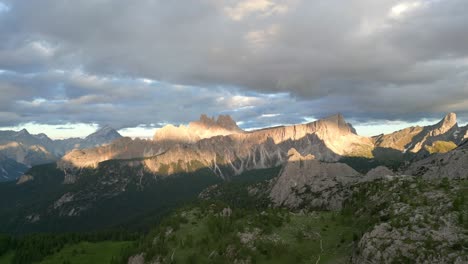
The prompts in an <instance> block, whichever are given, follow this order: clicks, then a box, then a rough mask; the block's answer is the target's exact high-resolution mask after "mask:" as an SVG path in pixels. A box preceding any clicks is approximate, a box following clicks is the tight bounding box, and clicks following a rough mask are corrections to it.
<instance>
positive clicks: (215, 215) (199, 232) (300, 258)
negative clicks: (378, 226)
mask: <svg viewBox="0 0 468 264" xmlns="http://www.w3.org/2000/svg"><path fill="white" fill-rule="evenodd" d="M221 208H222V206H221V207H219V206H218V207H217V208H214V207H209V209H206V208H205V209H203V208H194V209H191V210H189V211H181V212H179V213H177V214H176V215H174V216H173V217H172V219H168V220H167V221H166V223H163V224H162V225H161V226H160V227H159V229H157V230H156V231H154V232H152V233H151V234H150V235H149V236H148V237H147V239H146V245H145V243H143V244H142V246H141V248H140V252H141V250H143V251H145V252H147V253H149V256H150V257H152V256H156V257H157V256H162V257H163V258H164V259H165V260H166V261H169V260H170V259H171V258H173V259H174V261H175V263H232V262H233V261H235V260H236V259H237V260H242V259H244V260H247V259H251V260H252V261H254V263H311V262H313V263H315V262H316V261H317V260H318V259H319V258H320V263H346V262H347V261H348V260H349V256H350V255H351V253H352V250H353V245H354V240H355V239H356V238H355V236H356V235H355V234H354V231H355V230H356V229H358V228H356V226H354V222H353V221H352V220H351V219H345V218H343V216H342V215H341V214H339V213H333V212H313V213H308V214H292V213H290V212H287V211H283V210H267V211H263V212H259V211H252V210H247V211H243V210H242V209H233V214H232V216H231V217H221V216H219V213H220V212H221V211H222V209H221ZM241 234H253V239H252V241H251V242H245V241H244V242H242V239H241V236H242V235H241ZM247 236H249V235H247ZM154 238H157V239H156V240H157V243H156V246H155V245H154V244H153V241H154ZM229 248H231V249H229ZM148 250H149V252H148ZM148 260H150V259H148Z"/></svg>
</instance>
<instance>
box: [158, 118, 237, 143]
mask: <svg viewBox="0 0 468 264" xmlns="http://www.w3.org/2000/svg"><path fill="white" fill-rule="evenodd" d="M242 132H243V131H242V130H241V129H240V128H239V127H238V126H237V124H236V122H234V120H232V118H231V117H230V116H228V115H220V116H219V117H218V119H217V120H216V119H214V118H209V117H208V116H206V115H201V116H200V120H198V121H195V122H190V123H189V124H188V126H184V125H180V126H174V125H167V126H164V127H163V128H161V129H159V130H157V131H156V133H155V134H154V137H153V139H154V140H155V141H159V142H164V141H169V142H177V143H195V142H197V141H199V140H201V139H205V138H211V137H214V136H226V135H231V134H237V133H242Z"/></svg>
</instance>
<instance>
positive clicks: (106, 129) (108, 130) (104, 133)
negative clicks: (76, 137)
mask: <svg viewBox="0 0 468 264" xmlns="http://www.w3.org/2000/svg"><path fill="white" fill-rule="evenodd" d="M121 137H122V135H120V134H119V132H117V130H115V129H114V128H112V127H110V126H107V125H105V126H102V127H101V128H99V129H98V130H97V131H96V132H94V133H92V134H90V135H89V136H87V137H86V138H85V139H84V140H83V142H80V148H88V147H94V146H98V145H102V144H107V143H110V142H112V141H114V140H116V139H118V138H121Z"/></svg>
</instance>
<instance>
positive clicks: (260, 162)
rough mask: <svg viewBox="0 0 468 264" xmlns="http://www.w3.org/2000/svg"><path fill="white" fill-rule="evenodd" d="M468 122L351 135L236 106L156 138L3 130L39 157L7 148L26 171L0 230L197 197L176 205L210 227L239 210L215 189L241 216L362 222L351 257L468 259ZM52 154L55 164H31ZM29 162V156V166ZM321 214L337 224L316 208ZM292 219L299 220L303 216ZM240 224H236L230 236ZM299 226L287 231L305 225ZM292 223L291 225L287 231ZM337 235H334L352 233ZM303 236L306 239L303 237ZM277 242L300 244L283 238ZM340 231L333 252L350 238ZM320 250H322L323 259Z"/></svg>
mask: <svg viewBox="0 0 468 264" xmlns="http://www.w3.org/2000/svg"><path fill="white" fill-rule="evenodd" d="M467 128H468V127H467V126H465V127H460V126H459V125H458V124H457V121H456V115H455V114H454V113H450V114H448V115H447V116H445V117H444V118H443V119H442V120H441V121H440V122H438V123H436V124H434V125H430V126H425V127H410V128H406V129H403V130H400V131H396V132H394V133H390V134H386V135H378V136H374V137H364V136H360V135H357V133H356V131H355V129H354V128H353V127H352V125H351V124H349V123H347V122H346V120H345V119H344V117H343V116H342V115H340V114H337V115H333V116H329V117H327V118H323V119H320V120H317V121H315V122H311V123H307V124H298V125H291V126H278V127H271V128H265V129H260V130H254V131H244V130H242V129H240V128H239V127H238V126H237V125H236V123H235V121H234V120H232V118H230V117H229V116H220V117H218V118H209V117H207V116H206V115H202V116H201V117H200V119H199V120H197V121H194V122H191V123H189V124H188V125H187V126H173V125H168V126H166V127H163V128H161V129H159V130H157V131H156V132H155V135H154V138H153V139H152V140H142V139H138V138H137V139H131V138H126V137H121V136H120V135H119V134H118V133H117V132H115V131H114V130H113V129H111V128H103V129H101V130H100V131H98V132H96V133H94V134H92V135H90V136H88V137H87V138H85V139H82V140H80V141H78V139H72V140H76V141H75V142H73V144H74V145H73V146H72V147H63V144H65V143H64V142H67V141H63V140H62V141H53V140H50V139H48V137H46V136H45V135H30V134H29V133H27V131H24V130H23V131H20V132H16V133H13V132H5V134H8V133H9V134H8V135H9V138H10V141H8V140H4V139H2V140H3V141H1V142H6V143H4V145H7V144H10V145H13V144H15V143H16V144H18V145H21V146H28V149H32V150H30V151H33V150H34V151H35V152H34V154H35V155H36V154H37V153H39V154H41V155H39V154H37V156H34V155H24V154H23V152H13V151H12V152H0V154H1V155H0V160H1V161H2V163H1V164H2V166H4V167H3V168H5V170H6V169H10V168H15V165H18V164H19V165H20V166H24V167H22V168H20V169H22V170H25V169H27V172H25V173H24V174H22V175H21V176H20V177H19V179H18V180H17V181H10V182H6V183H1V184H0V232H6V233H11V234H28V233H31V232H48V231H53V232H76V231H95V230H104V229H107V228H118V229H121V228H124V229H125V230H141V229H142V228H143V230H146V229H145V228H148V226H151V225H152V224H153V223H155V222H157V223H159V221H160V220H161V217H163V216H164V215H166V214H167V213H168V212H171V211H172V210H174V209H175V208H180V206H181V205H183V204H186V203H189V202H192V201H194V199H196V198H197V197H198V199H199V200H200V201H202V202H201V205H200V206H195V207H189V208H192V209H188V211H182V212H181V213H180V215H179V216H177V217H178V218H177V219H182V218H187V217H188V220H187V221H188V222H187V223H190V225H195V226H198V227H197V228H201V229H206V228H208V229H209V228H210V227H209V226H208V227H200V225H201V226H203V225H204V224H205V223H207V225H210V224H209V223H210V221H214V220H213V219H214V218H216V219H218V218H219V217H220V215H221V216H222V217H226V215H229V214H230V212H231V211H232V210H231V208H229V207H228V208H226V207H221V208H218V209H216V210H218V211H216V210H215V209H213V208H215V207H216V206H215V205H216V203H217V202H219V201H221V202H223V203H224V202H226V203H227V204H229V205H230V206H231V205H232V206H233V207H234V206H240V207H241V208H260V210H261V211H254V212H253V213H255V214H257V213H258V215H257V216H255V218H253V219H251V218H250V217H249V216H248V215H243V214H244V213H245V211H241V213H239V211H238V213H237V214H235V215H236V216H235V217H236V219H238V218H239V217H240V219H244V220H245V225H246V226H249V225H251V224H252V223H255V221H260V220H261V219H262V218H263V217H264V216H265V214H270V213H271V212H272V211H271V210H279V211H277V212H280V214H281V215H283V214H284V212H285V211H282V210H287V213H286V214H287V215H290V217H291V218H293V219H296V218H298V217H299V218H301V219H302V218H305V219H308V220H307V221H314V223H315V221H318V223H317V224H319V225H322V226H323V227H322V228H321V229H320V230H318V231H317V232H320V235H319V236H322V235H323V236H324V239H328V238H330V239H331V238H332V237H333V236H334V235H333V233H327V232H325V231H326V230H328V223H334V225H337V226H341V227H343V226H344V227H346V228H350V229H351V230H352V232H358V233H354V234H353V235H352V236H353V240H352V241H353V242H351V243H350V244H349V245H348V246H346V247H345V248H343V250H345V251H343V252H346V254H345V255H346V256H347V257H348V259H349V262H351V263H364V262H370V263H381V262H384V263H392V262H393V263H401V262H402V260H407V259H418V260H417V263H425V261H426V260H427V259H432V261H430V262H429V263H454V262H455V261H456V260H457V261H458V260H461V261H462V262H460V263H463V261H465V260H468V256H467V255H466V254H465V253H464V251H463V248H464V247H465V245H466V244H465V243H466V242H463V241H468V236H467V235H466V234H468V233H466V232H467V231H466V230H467V227H468V221H466V219H468V214H467V213H466V212H468V211H467V210H465V209H463V208H465V207H466V206H468V204H467V205H466V206H465V203H464V199H465V196H466V197H468V193H467V194H465V193H466V186H468V185H467V183H466V180H467V179H468V174H467V173H466V172H467V171H468V167H467V166H468V165H467V164H468V134H467ZM4 138H6V137H4ZM12 139H15V140H14V141H13V140H12ZM104 139H105V140H104ZM109 141H110V142H109ZM11 142H14V143H11ZM47 142H49V144H48V143H47ZM68 142H72V141H71V140H70V141H68ZM101 142H109V143H107V144H104V145H100V144H101ZM54 144H56V145H54ZM60 144H62V145H60ZM68 144H71V143H68ZM78 144H79V145H78ZM51 146H62V149H60V147H56V148H52V147H51ZM68 146H70V145H68ZM88 146H90V147H88ZM81 147H83V148H81ZM85 147H88V148H85ZM23 148H25V147H23ZM18 149H21V148H18ZM67 149H71V150H70V151H68V152H66V150H67ZM36 152H37V153H36ZM65 152H66V153H65ZM11 153H19V154H21V155H19V154H18V155H17V156H13V155H12V154H11ZM6 154H8V155H10V156H7V155H6ZM60 155H63V156H62V157H61V158H59V159H57V157H59V156H60ZM18 157H20V158H22V159H18V161H21V162H28V163H19V162H17V161H16V159H13V158H18ZM32 157H40V158H41V159H40V158H34V159H33V158H32ZM47 159H49V161H52V162H51V163H48V164H41V165H35V163H36V161H37V162H38V163H41V162H44V161H47ZM15 162H16V163H15ZM26 164H27V165H29V166H31V165H32V167H31V168H29V169H28V168H27V167H26V166H27V165H26ZM203 201H208V203H207V204H205V203H203ZM215 201H216V202H215ZM203 204H205V205H203ZM463 206H465V207H463ZM205 207H206V208H208V209H206V208H205ZM193 208H195V209H193ZM200 208H205V209H200ZM466 209H468V207H466ZM191 210H195V211H198V210H207V211H205V213H206V214H207V216H206V217H208V218H209V219H211V220H209V219H208V220H206V219H205V220H203V221H202V220H200V221H201V222H197V221H195V220H194V219H193V215H194V214H193V212H192V211H191ZM243 210H244V209H243ZM264 211H267V212H268V213H264ZM178 212H180V211H178ZM242 212H244V213H242ZM304 212H309V213H306V214H305V215H304ZM175 214H176V215H178V214H179V213H177V212H176V213H175ZM203 215H204V214H200V216H199V218H200V217H201V218H200V219H202V218H203V217H204V216H203ZM317 215H320V218H319V217H318V216H317ZM324 215H325V216H326V217H329V218H330V219H329V220H327V221H329V222H327V223H324V222H323V221H322V220H317V219H321V218H322V217H323V216H324ZM327 215H328V216H327ZM330 215H331V216H330ZM195 218H196V217H195ZM212 218H213V219H212ZM255 219H256V220H255ZM313 219H315V220H313ZM327 219H328V218H327ZM337 219H342V220H337ZM244 220H243V221H244ZM261 221H263V220H261ZM293 221H296V220H293ZM301 221H302V220H301ZM194 223H195V224H194ZM249 223H250V224H249ZM163 226H164V225H163ZM195 226H194V228H195ZM191 228H192V227H190V228H189V229H187V230H191ZM252 228H253V227H252ZM255 228H257V227H255ZM255 228H253V229H252V230H254V231H252V232H254V234H250V235H249V236H253V238H252V239H257V240H258V243H260V242H262V241H265V239H269V238H268V237H269V236H268V232H270V231H268V232H267V233H261V234H260V233H257V231H255V230H256V229H255ZM283 228H286V229H288V228H289V227H288V225H286V226H283ZM296 228H297V229H301V228H300V225H299V226H297V227H296ZM158 230H160V229H158ZM229 230H230V229H226V230H224V231H226V232H227V231H229ZM242 230H244V231H245V229H244V228H243V227H241V229H240V230H238V231H235V232H234V231H233V230H231V231H232V232H234V233H233V234H231V236H230V237H232V236H234V237H236V236H238V234H239V232H241V233H242V232H244V231H242ZM301 230H302V229H301ZM301 230H296V231H293V232H299V231H300V232H306V231H307V230H306V231H304V230H302V231H301ZM324 230H325V231H324ZM224 231H223V232H224ZM176 232H177V231H176ZM184 232H185V231H184ZM186 232H189V234H190V235H193V236H194V235H195V234H192V233H190V232H191V231H186ZM265 232H266V231H265ZM282 232H283V231H282ZM284 232H286V233H287V234H289V235H288V236H296V233H291V232H292V231H284ZM307 232H308V231H307ZM167 234H169V233H167ZM280 234H281V233H280ZM314 234H315V233H314ZM314 234H312V233H311V234H309V235H311V236H316V235H314ZM335 235H337V237H333V239H335V240H336V241H346V240H347V239H348V238H343V237H342V236H341V235H339V234H335ZM327 237H328V238H327ZM145 239H147V241H154V239H155V238H154V237H151V238H145ZM174 239H176V238H174ZM177 239H178V238H177ZM197 239H198V238H197ZM199 239H202V238H199ZM217 239H223V238H217ZM281 239H283V238H281ZM144 241H146V240H144ZM184 241H185V240H184ZM301 241H303V240H302V239H300V238H298V240H297V241H296V242H297V243H299V244H301V243H302V242H301ZM179 242H180V243H182V244H183V243H185V242H181V241H179ZM179 242H177V243H179ZM296 242H294V243H296ZM316 242H317V243H318V241H316ZM200 243H201V242H200ZM223 243H224V242H223ZM226 243H227V244H226V245H229V243H231V242H229V243H228V242H226ZM262 243H263V242H262ZM283 243H292V242H291V241H289V240H287V239H286V240H285V241H283ZM294 243H293V244H294ZM317 243H316V244H317ZM337 243H338V242H337ZM339 243H340V244H339V245H338V246H337V250H338V247H340V245H341V244H342V243H344V242H339ZM195 244H197V243H195ZM195 244H193V245H195ZM320 245H321V242H320ZM435 245H437V246H435ZM175 246H176V245H175ZM317 246H318V244H317ZM176 247H178V246H176ZM188 247H191V246H188ZM227 247H228V248H229V246H227ZM327 247H328V248H329V247H330V245H327ZM151 248H153V249H151ZM182 248H186V246H182ZM376 248H378V249H380V250H379V251H376ZM421 248H422V249H423V251H420V250H419V249H421ZM460 249H462V250H460ZM138 250H139V251H136V252H134V254H135V255H133V256H129V255H126V256H125V257H124V258H123V260H124V261H123V262H122V263H127V260H129V262H128V263H133V262H130V261H131V260H132V259H140V260H141V259H142V258H145V257H149V256H152V255H151V254H150V253H148V250H149V251H151V250H154V245H153V244H152V245H146V246H145V247H142V248H139V249H138ZM180 250H182V249H180ZM194 250H195V249H194ZM197 250H199V249H196V250H195V251H197ZM219 250H222V251H223V252H224V251H225V250H227V249H225V248H224V249H219ZM340 250H341V249H340ZM340 250H338V251H336V252H342V251H340ZM212 251H213V250H211V249H210V251H209V252H208V253H207V254H201V255H207V256H208V255H210V252H212ZM322 251H323V250H318V253H317V254H318V256H316V257H320V254H321V253H320V252H322ZM158 252H159V251H158ZM161 252H162V251H161ZM161 252H159V253H161ZM197 252H198V251H197ZM333 252H335V251H333ZM375 252H379V254H375ZM437 252H439V253H440V252H442V253H441V254H438V253H437ZM205 253H206V252H205ZM322 253H323V252H322ZM161 254H163V253H161ZM172 254H174V253H172ZM252 254H253V253H252ZM314 254H315V253H314ZM330 254H332V253H330ZM333 254H335V253H333ZM333 254H332V255H333ZM340 254H341V253H340ZM343 254H344V253H343ZM286 255H288V254H286ZM338 255H339V254H338ZM230 256H231V255H229V254H227V253H226V254H225V255H223V257H224V258H227V259H230V260H229V261H231V262H233V261H234V260H235V258H234V259H231V257H230ZM334 256H335V255H334ZM205 257H206V256H205ZM239 257H245V256H243V255H238V256H237V257H236V258H239ZM155 258H156V257H155ZM158 258H164V259H166V260H168V259H172V256H170V254H169V255H168V256H164V257H163V256H159V257H158ZM178 258H180V256H178ZM202 258H203V257H202ZM208 258H210V257H208ZM148 260H149V259H148ZM137 263H142V262H137ZM340 263H341V262H340ZM343 263H347V262H343Z"/></svg>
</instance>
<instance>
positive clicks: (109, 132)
mask: <svg viewBox="0 0 468 264" xmlns="http://www.w3.org/2000/svg"><path fill="white" fill-rule="evenodd" d="M99 136H117V137H122V136H121V135H120V134H119V132H117V130H115V129H114V128H112V127H110V126H108V125H105V126H102V127H101V128H99V129H98V130H96V132H94V133H92V134H90V135H88V136H87V137H86V138H92V137H99Z"/></svg>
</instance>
